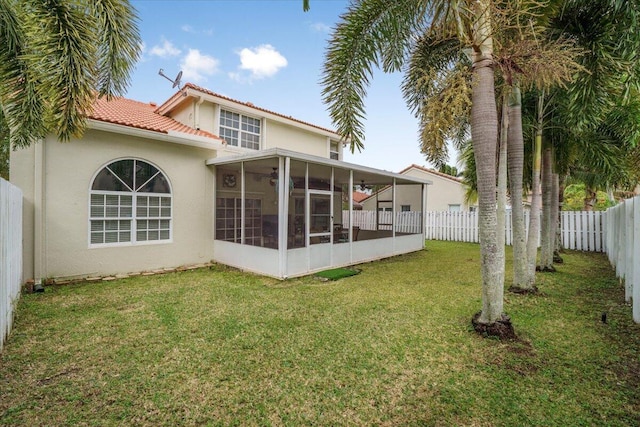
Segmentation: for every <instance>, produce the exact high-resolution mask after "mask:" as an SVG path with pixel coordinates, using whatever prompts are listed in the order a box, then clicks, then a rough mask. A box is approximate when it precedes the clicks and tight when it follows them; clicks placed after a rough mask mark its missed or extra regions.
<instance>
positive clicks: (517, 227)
mask: <svg viewBox="0 0 640 427" xmlns="http://www.w3.org/2000/svg"><path fill="white" fill-rule="evenodd" d="M507 141H508V142H507V143H508V151H507V153H508V154H507V158H508V160H507V164H508V166H509V190H510V194H511V228H512V230H513V237H512V240H511V242H512V243H511V244H512V248H513V285H512V288H513V290H514V291H518V290H527V291H531V290H534V289H535V287H534V284H533V281H532V280H529V277H528V275H527V247H526V230H525V226H524V207H523V204H522V175H523V171H524V141H523V138H522V100H521V94H520V88H519V87H517V86H515V87H513V88H512V91H511V96H510V97H509V131H508V134H507Z"/></svg>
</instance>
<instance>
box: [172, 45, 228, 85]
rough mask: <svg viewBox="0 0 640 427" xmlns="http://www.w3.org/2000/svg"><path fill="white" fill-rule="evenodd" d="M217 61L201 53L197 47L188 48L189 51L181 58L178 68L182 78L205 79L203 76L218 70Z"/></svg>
mask: <svg viewBox="0 0 640 427" xmlns="http://www.w3.org/2000/svg"><path fill="white" fill-rule="evenodd" d="M219 64H220V61H218V60H217V59H216V58H214V57H213V56H209V55H203V54H202V53H200V51H199V50H198V49H189V53H187V55H186V56H185V57H184V58H182V63H180V68H181V69H182V76H183V77H182V78H183V80H193V81H194V82H201V81H206V80H207V79H206V77H205V76H211V75H213V74H215V73H217V72H218V65H219Z"/></svg>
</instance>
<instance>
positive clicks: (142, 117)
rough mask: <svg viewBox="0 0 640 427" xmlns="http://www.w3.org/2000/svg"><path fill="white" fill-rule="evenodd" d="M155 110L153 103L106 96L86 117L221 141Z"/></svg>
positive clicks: (212, 135)
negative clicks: (108, 98) (107, 97)
mask: <svg viewBox="0 0 640 427" xmlns="http://www.w3.org/2000/svg"><path fill="white" fill-rule="evenodd" d="M156 110H157V107H156V105H155V104H147V103H144V102H139V101H134V100H132V99H127V98H122V97H116V98H112V99H111V100H107V99H106V98H98V99H96V101H95V102H94V104H93V110H92V111H91V112H90V113H89V114H88V115H87V117H88V118H89V119H93V120H98V121H102V122H106V123H113V124H118V125H123V126H127V127H132V128H136V129H144V130H149V131H153V132H159V133H164V134H168V133H169V131H175V132H180V133H185V134H189V135H196V136H201V137H205V138H211V139H214V140H216V141H221V138H219V137H218V136H216V135H214V134H212V133H210V132H206V131H202V130H196V129H193V128H191V127H189V126H187V125H184V124H182V123H180V122H178V121H177V120H174V119H172V118H171V117H167V116H163V115H161V114H158V113H157V112H156Z"/></svg>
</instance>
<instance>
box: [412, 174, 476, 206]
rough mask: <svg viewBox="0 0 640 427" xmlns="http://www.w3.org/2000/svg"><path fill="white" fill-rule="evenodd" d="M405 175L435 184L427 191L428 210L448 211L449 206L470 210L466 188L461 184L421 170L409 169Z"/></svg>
mask: <svg viewBox="0 0 640 427" xmlns="http://www.w3.org/2000/svg"><path fill="white" fill-rule="evenodd" d="M405 175H407V176H413V177H416V178H422V179H428V180H431V181H432V182H433V184H432V185H430V186H429V188H428V189H427V210H429V211H446V210H449V205H460V210H465V211H466V210H469V207H468V206H467V204H466V203H465V202H464V193H465V188H464V185H463V184H462V183H461V182H458V181H456V180H453V179H451V178H447V177H443V176H441V175H438V174H434V173H428V172H426V171H423V170H420V169H409V170H408V171H407V172H406V173H405Z"/></svg>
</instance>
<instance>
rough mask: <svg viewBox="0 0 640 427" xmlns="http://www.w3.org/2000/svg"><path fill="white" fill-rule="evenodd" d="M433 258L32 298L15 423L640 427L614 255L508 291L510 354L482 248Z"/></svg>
mask: <svg viewBox="0 0 640 427" xmlns="http://www.w3.org/2000/svg"><path fill="white" fill-rule="evenodd" d="M427 248H428V250H425V251H421V252H417V253H413V254H409V255H405V256H399V257H395V258H392V259H388V260H384V261H380V262H374V263H370V264H364V265H361V266H359V268H360V269H361V270H362V271H361V273H360V274H359V275H357V276H354V277H350V278H349V279H348V280H338V281H330V282H320V281H318V280H317V279H316V278H313V277H306V278H300V279H292V280H287V281H284V282H280V281H276V280H273V279H268V278H264V277H259V276H254V275H250V274H245V273H242V272H239V271H236V270H233V269H228V268H224V267H221V266H215V267H213V268H212V269H202V270H196V271H191V272H182V273H173V274H167V275H162V276H151V277H134V278H129V279H124V280H117V281H112V282H102V283H83V284H76V285H69V286H49V287H47V288H46V292H45V293H44V294H30V295H24V296H23V298H22V300H21V301H20V304H19V307H18V313H17V319H16V324H15V329H14V331H13V333H12V335H11V336H10V338H9V341H8V342H7V344H6V346H5V349H4V351H3V353H2V355H0V425H29V426H35V425H76V424H77V425H87V426H92V425H96V426H104V425H150V426H158V425H167V426H174V425H225V426H227V425H242V426H244V425H260V426H264V425H366V426H368V425H388V426H391V425H394V426H395V425H437V426H449V425H476V426H494V425H495V426H522V425H532V426H533V425H539V426H592V425H607V426H628V425H639V424H640V327H639V326H638V325H635V324H633V322H632V320H631V308H630V307H629V306H627V305H625V304H624V303H623V289H622V286H620V285H619V283H618V280H617V279H615V277H614V275H613V273H612V271H611V269H610V267H609V266H608V264H607V262H606V258H605V257H604V256H603V255H599V254H588V253H578V252H570V253H568V254H566V255H565V263H564V264H562V265H559V266H558V270H559V272H558V273H556V274H544V275H543V274H539V275H538V286H539V288H540V289H541V291H542V292H543V294H542V295H539V296H522V295H513V294H506V297H505V311H506V312H507V314H509V315H510V316H511V318H512V320H513V322H514V325H515V328H516V332H517V333H518V335H519V337H520V339H521V340H520V341H517V342H500V341H497V340H495V339H486V338H482V337H479V336H478V335H476V334H475V333H474V332H473V331H472V328H471V326H470V325H471V322H470V319H471V317H472V315H473V314H474V313H475V312H476V311H478V310H479V308H480V306H481V289H480V279H479V247H478V246H477V245H473V244H460V243H448V242H428V244H427ZM510 271H511V264H510V261H508V265H507V272H508V273H507V274H508V276H509V277H510ZM507 286H508V282H507ZM603 311H606V312H607V313H608V319H609V321H608V323H607V324H603V323H602V322H601V321H600V316H601V313H602V312H603Z"/></svg>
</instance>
